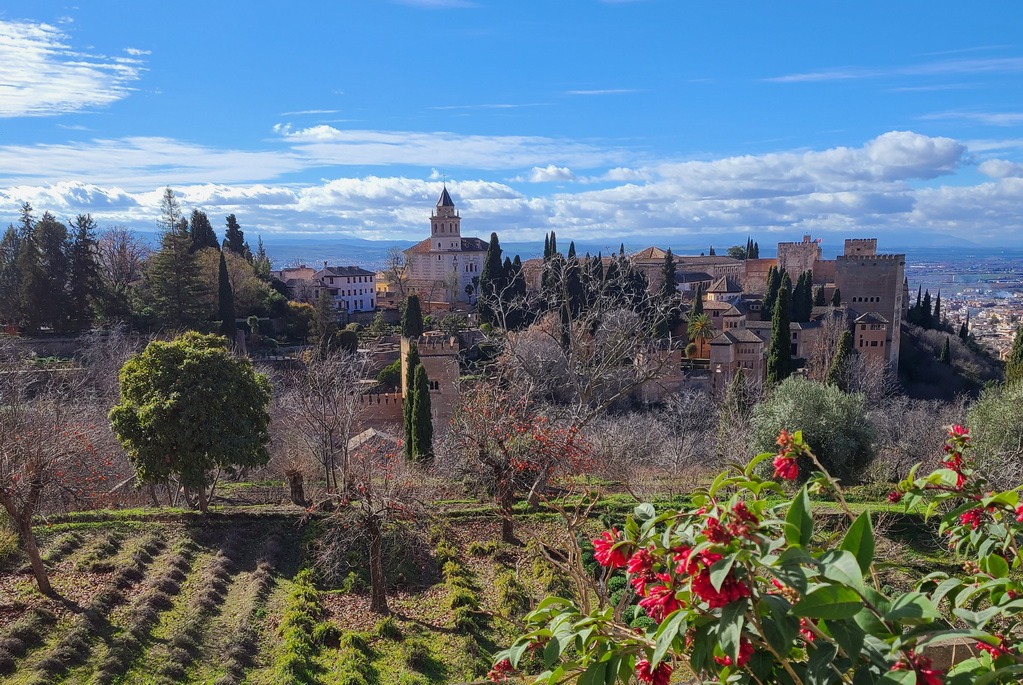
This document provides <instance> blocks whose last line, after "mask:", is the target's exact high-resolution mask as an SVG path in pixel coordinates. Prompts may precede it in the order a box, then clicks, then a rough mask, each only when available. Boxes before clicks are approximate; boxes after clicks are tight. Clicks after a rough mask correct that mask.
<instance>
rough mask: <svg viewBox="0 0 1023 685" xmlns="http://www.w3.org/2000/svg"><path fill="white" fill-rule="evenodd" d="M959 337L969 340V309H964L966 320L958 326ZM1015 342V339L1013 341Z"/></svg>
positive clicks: (965, 340)
mask: <svg viewBox="0 0 1023 685" xmlns="http://www.w3.org/2000/svg"><path fill="white" fill-rule="evenodd" d="M959 339H960V340H962V341H963V342H969V341H970V310H969V309H967V310H966V321H963V324H962V325H961V326H960V327H959ZM1013 342H1014V343H1015V340H1014V341H1013Z"/></svg>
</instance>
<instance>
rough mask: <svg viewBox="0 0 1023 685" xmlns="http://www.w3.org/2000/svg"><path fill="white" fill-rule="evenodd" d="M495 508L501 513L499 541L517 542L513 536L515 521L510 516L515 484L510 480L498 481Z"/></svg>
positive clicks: (513, 501)
mask: <svg viewBox="0 0 1023 685" xmlns="http://www.w3.org/2000/svg"><path fill="white" fill-rule="evenodd" d="M495 494H496V498H497V508H498V511H500V513H501V541H502V542H508V543H511V544H513V545H514V544H516V543H518V539H516V537H515V530H514V526H515V521H514V519H513V518H512V506H514V504H515V486H514V485H513V484H512V483H511V482H502V481H498V483H497V492H496V493H495Z"/></svg>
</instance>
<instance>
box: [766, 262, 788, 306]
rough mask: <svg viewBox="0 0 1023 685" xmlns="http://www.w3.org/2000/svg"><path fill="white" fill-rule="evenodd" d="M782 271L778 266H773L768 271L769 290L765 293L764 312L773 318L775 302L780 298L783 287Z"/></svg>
mask: <svg viewBox="0 0 1023 685" xmlns="http://www.w3.org/2000/svg"><path fill="white" fill-rule="evenodd" d="M782 273H783V272H782V270H781V269H779V267H777V266H771V268H769V269H768V270H767V290H766V291H765V292H764V303H763V310H762V311H763V312H764V313H766V314H767V315H768V316H771V315H772V313H773V312H774V302H775V300H776V299H777V298H778V288H779V287H781V276H782Z"/></svg>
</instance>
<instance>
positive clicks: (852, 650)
mask: <svg viewBox="0 0 1023 685" xmlns="http://www.w3.org/2000/svg"><path fill="white" fill-rule="evenodd" d="M820 628H821V630H823V631H824V632H826V633H828V634H829V635H831V637H833V638H835V642H837V643H838V646H839V647H841V648H842V651H843V652H845V653H846V654H848V655H850V656H851V657H853V658H856V656H857V655H858V654H859V653H860V651H861V650H862V649H863V639H864V633H863V629H862V628H860V627H859V626H858V625H856V623H855V622H853V621H839V620H831V621H824V622H822V623H821V625H820Z"/></svg>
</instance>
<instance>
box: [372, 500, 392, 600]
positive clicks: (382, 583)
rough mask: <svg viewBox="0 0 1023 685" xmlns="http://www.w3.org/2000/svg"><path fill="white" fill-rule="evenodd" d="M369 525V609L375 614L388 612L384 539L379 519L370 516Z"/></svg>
mask: <svg viewBox="0 0 1023 685" xmlns="http://www.w3.org/2000/svg"><path fill="white" fill-rule="evenodd" d="M368 527H369V578H370V585H371V586H372V598H371V599H370V604H369V610H370V611H372V612H374V613H377V614H389V613H391V612H390V610H389V609H388V608H387V585H386V583H387V581H386V579H385V578H384V549H383V548H384V541H383V537H384V536H383V534H382V533H381V531H380V521H379V520H378V519H377V517H376V516H371V517H370V519H369V521H368Z"/></svg>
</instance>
